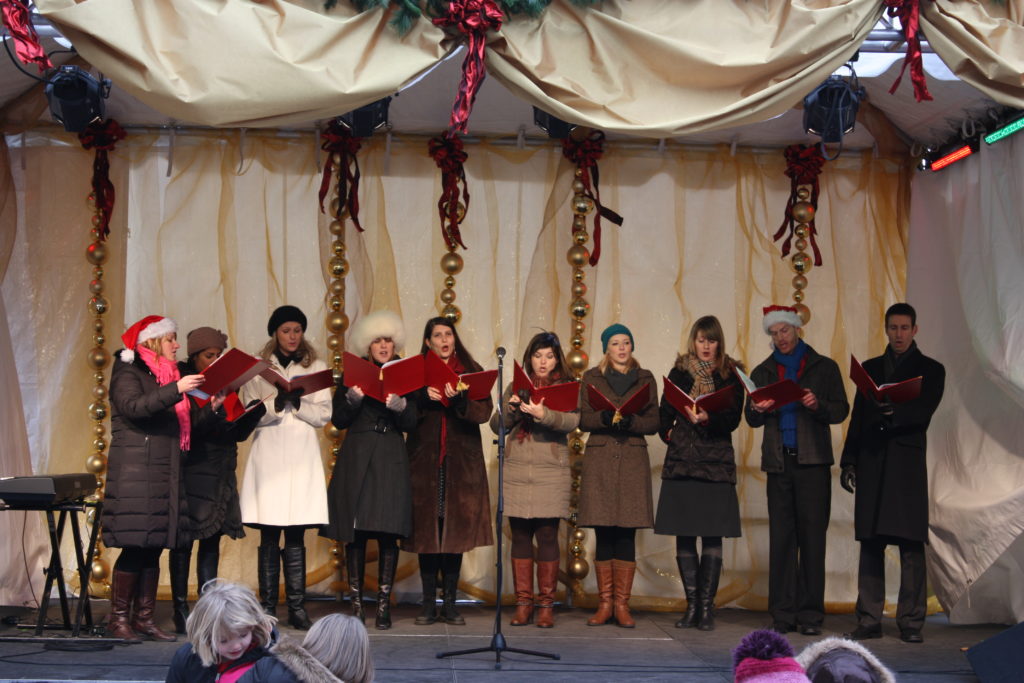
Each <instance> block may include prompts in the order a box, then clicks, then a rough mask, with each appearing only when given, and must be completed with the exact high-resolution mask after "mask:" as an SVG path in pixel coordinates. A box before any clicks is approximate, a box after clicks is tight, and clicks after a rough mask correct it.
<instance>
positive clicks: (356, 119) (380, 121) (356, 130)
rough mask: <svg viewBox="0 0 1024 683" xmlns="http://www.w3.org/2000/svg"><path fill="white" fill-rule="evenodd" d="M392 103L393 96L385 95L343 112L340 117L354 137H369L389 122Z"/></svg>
mask: <svg viewBox="0 0 1024 683" xmlns="http://www.w3.org/2000/svg"><path fill="white" fill-rule="evenodd" d="M390 105H391V98H390V97H385V98H384V99H382V100H377V101H376V102H371V103H370V104H367V105H365V106H362V107H359V109H353V110H352V111H350V112H349V113H347V114H342V115H341V116H339V117H338V119H339V120H340V121H341V122H342V123H343V124H345V127H346V128H348V130H349V132H350V133H351V134H352V137H355V138H368V137H370V136H371V135H373V131H375V130H377V129H378V128H380V127H381V126H384V125H386V124H387V122H388V108H389V107H390Z"/></svg>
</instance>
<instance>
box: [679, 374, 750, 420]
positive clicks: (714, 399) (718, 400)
mask: <svg viewBox="0 0 1024 683" xmlns="http://www.w3.org/2000/svg"><path fill="white" fill-rule="evenodd" d="M661 379H662V380H663V382H664V386H665V392H664V396H665V400H667V401H668V402H669V405H671V406H672V407H673V408H675V409H676V410H678V411H679V412H680V413H681V414H683V415H685V414H686V409H687V408H689V409H690V410H691V411H692V412H693V413H694V414H697V413H699V412H700V411H701V410H703V411H704V412H705V413H717V412H720V411H722V410H727V409H729V408H731V407H732V392H733V388H734V386H735V385H732V384H730V385H728V386H726V387H722V388H721V389H719V390H718V391H714V392H712V393H710V394H704V395H703V396H698V397H697V398H693V397H692V396H690V395H689V394H688V393H686V392H685V391H683V390H682V389H680V388H679V387H677V386H676V385H675V384H674V383H673V382H672V381H671V380H669V378H668V377H662V378H661Z"/></svg>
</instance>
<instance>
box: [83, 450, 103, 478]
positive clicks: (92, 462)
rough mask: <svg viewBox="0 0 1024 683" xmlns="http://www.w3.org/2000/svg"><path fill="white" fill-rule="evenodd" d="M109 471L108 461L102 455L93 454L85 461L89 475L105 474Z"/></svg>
mask: <svg viewBox="0 0 1024 683" xmlns="http://www.w3.org/2000/svg"><path fill="white" fill-rule="evenodd" d="M106 469H107V459H106V458H104V457H103V454H102V453H93V454H92V455H90V456H89V457H88V458H86V460H85V471H86V472H88V473H89V474H103V472H104V471H106Z"/></svg>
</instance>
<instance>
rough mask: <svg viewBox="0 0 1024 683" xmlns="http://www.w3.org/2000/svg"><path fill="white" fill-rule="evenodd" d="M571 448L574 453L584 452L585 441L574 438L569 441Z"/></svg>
mask: <svg viewBox="0 0 1024 683" xmlns="http://www.w3.org/2000/svg"><path fill="white" fill-rule="evenodd" d="M569 448H570V449H571V450H572V452H573V453H582V452H583V441H582V440H581V439H573V440H572V441H570V442H569Z"/></svg>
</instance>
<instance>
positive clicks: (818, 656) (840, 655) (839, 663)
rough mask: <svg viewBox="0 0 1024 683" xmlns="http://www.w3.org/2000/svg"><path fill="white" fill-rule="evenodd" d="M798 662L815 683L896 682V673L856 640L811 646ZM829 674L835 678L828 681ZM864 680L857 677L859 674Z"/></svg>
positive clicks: (830, 640)
mask: <svg viewBox="0 0 1024 683" xmlns="http://www.w3.org/2000/svg"><path fill="white" fill-rule="evenodd" d="M796 661H798V662H799V663H800V666H802V667H803V668H804V670H805V671H806V672H807V677H808V678H810V679H811V680H813V681H832V680H834V681H853V680H863V681H865V682H867V683H896V674H894V673H893V672H892V671H891V670H889V669H888V668H886V666H885V665H884V664H882V662H881V661H879V659H878V657H876V656H875V655H874V654H873V653H872V652H871V651H870V650H868V649H867V648H866V647H864V646H863V645H861V644H860V643H858V642H856V641H854V640H847V639H845V638H836V637H833V638H825V639H824V640H819V641H818V642H816V643H811V644H810V645H808V646H807V647H805V648H804V649H803V652H801V653H800V654H799V655H797V658H796ZM825 671H828V672H829V673H831V675H832V677H831V678H828V674H827V673H823V672H825ZM858 674H859V675H860V676H861V678H854V676H856V675H858Z"/></svg>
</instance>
